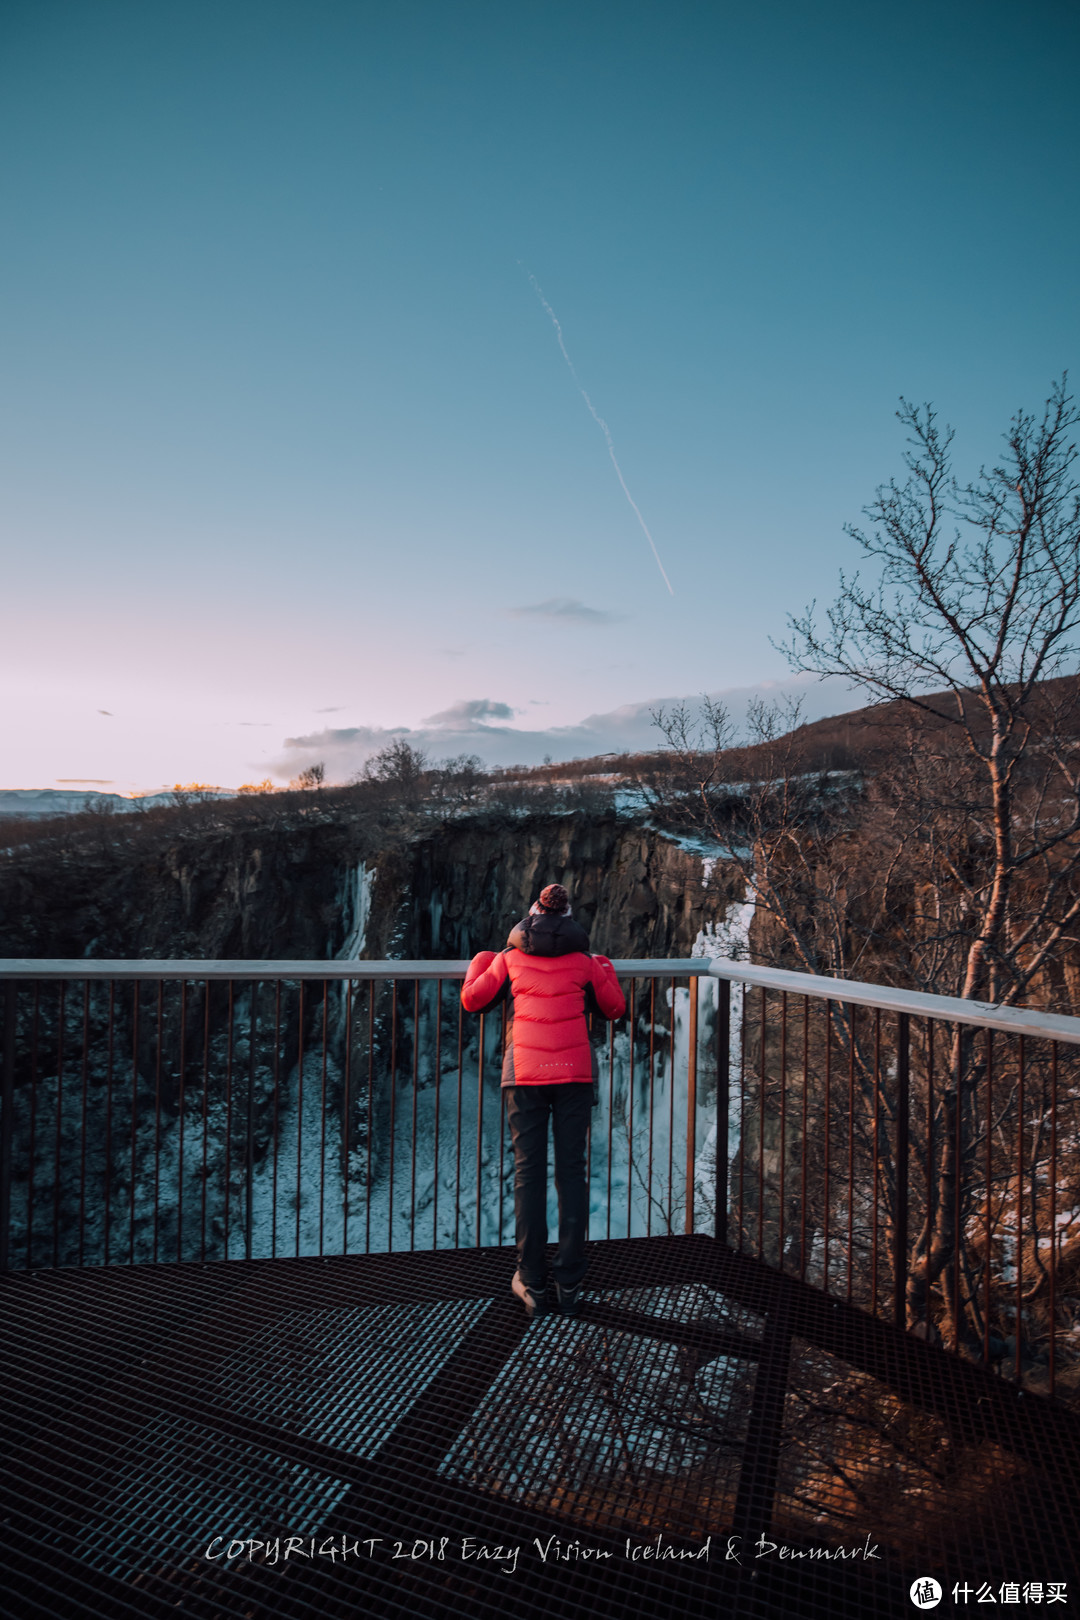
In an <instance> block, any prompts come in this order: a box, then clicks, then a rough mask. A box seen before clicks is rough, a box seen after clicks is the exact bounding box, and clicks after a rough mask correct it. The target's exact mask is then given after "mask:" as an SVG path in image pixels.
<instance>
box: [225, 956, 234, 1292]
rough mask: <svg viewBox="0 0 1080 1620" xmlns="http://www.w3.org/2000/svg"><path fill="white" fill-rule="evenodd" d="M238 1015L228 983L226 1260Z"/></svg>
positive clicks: (232, 991) (227, 1256) (226, 1005)
mask: <svg viewBox="0 0 1080 1620" xmlns="http://www.w3.org/2000/svg"><path fill="white" fill-rule="evenodd" d="M235 1013H236V985H235V983H234V981H233V980H232V979H229V981H228V992H227V1000H226V1003H225V1188H224V1191H225V1258H226V1260H227V1259H228V1258H229V1238H230V1236H231V1225H232V1223H231V1220H230V1216H231V1215H232V1124H233V1039H234V1029H233V1024H234V1021H235Z"/></svg>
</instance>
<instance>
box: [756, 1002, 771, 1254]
mask: <svg viewBox="0 0 1080 1620" xmlns="http://www.w3.org/2000/svg"><path fill="white" fill-rule="evenodd" d="M767 996H768V992H767V990H766V988H765V986H764V985H762V986H761V1007H760V1011H759V1014H758V1017H759V1020H760V1025H761V1033H760V1045H759V1047H758V1218H757V1249H758V1259H759V1260H764V1258H765V1112H766V1095H767V1089H766V1088H767V1084H768V1081H767V1078H766V1074H765V1045H766V1038H767V1031H768V1017H769V1009H768V1002H767Z"/></svg>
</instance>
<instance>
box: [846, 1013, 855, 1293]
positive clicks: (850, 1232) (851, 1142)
mask: <svg viewBox="0 0 1080 1620" xmlns="http://www.w3.org/2000/svg"><path fill="white" fill-rule="evenodd" d="M855 1011H856V1009H855V1006H854V1003H850V1002H849V1004H848V1006H847V1008H846V1017H847V1020H848V1031H849V1033H848V1159H847V1164H848V1170H847V1174H848V1193H847V1292H846V1295H845V1297H846V1299H847V1302H848V1304H849V1305H850V1304H851V1295H852V1276H853V1266H854V1262H855Z"/></svg>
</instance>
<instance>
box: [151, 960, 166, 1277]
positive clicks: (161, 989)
mask: <svg viewBox="0 0 1080 1620" xmlns="http://www.w3.org/2000/svg"><path fill="white" fill-rule="evenodd" d="M164 1023H165V981H164V979H159V980H158V982H157V1035H156V1039H155V1052H154V1247H153V1263H154V1265H157V1257H158V1226H159V1224H160V1220H161V1062H162V1051H161V1048H162V1043H163V1038H164Z"/></svg>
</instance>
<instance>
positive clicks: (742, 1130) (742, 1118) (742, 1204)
mask: <svg viewBox="0 0 1080 1620" xmlns="http://www.w3.org/2000/svg"><path fill="white" fill-rule="evenodd" d="M746 988H747V987H746V985H745V984H741V985H740V986H739V1253H740V1254H742V1252H743V1238H744V1236H745V1233H746V1000H747V997H746Z"/></svg>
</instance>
